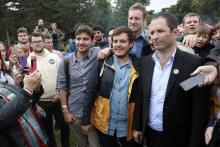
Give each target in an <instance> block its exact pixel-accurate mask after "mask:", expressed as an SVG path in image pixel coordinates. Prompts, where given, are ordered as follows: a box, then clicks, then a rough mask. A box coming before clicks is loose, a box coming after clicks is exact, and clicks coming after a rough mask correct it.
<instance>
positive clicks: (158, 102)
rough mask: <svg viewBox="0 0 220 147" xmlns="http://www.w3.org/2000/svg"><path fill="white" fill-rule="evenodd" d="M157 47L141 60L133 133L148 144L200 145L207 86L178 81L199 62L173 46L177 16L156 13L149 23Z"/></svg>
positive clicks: (151, 146)
mask: <svg viewBox="0 0 220 147" xmlns="http://www.w3.org/2000/svg"><path fill="white" fill-rule="evenodd" d="M149 32H150V33H149V34H150V36H151V38H152V42H153V45H154V47H155V49H156V51H155V53H154V54H153V55H149V56H147V57H145V58H144V59H143V60H142V63H141V71H140V96H139V99H138V100H137V105H136V107H135V109H136V110H135V116H134V117H135V120H134V126H133V128H134V132H133V136H134V138H135V141H137V142H139V143H141V142H142V140H143V139H144V140H145V139H146V143H147V146H148V147H203V146H204V145H205V143H204V142H205V141H204V132H205V127H206V125H207V121H208V114H209V99H208V95H209V89H208V87H203V88H199V87H195V88H193V89H191V90H189V91H184V90H183V89H182V88H181V87H180V85H179V84H180V82H182V81H184V80H186V79H188V78H189V77H190V74H191V73H192V72H193V71H194V70H195V69H196V68H197V67H198V66H200V65H201V64H203V62H202V59H201V58H200V57H198V56H195V55H191V54H189V53H186V52H183V51H180V50H179V49H178V48H177V45H176V36H177V19H176V17H175V16H173V15H172V14H169V13H159V14H158V15H156V16H155V17H154V18H153V20H152V21H151V24H150V26H149Z"/></svg>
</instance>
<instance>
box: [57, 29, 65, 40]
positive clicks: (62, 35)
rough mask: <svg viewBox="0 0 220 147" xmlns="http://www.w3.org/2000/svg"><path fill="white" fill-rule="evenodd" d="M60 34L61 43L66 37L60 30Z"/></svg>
mask: <svg viewBox="0 0 220 147" xmlns="http://www.w3.org/2000/svg"><path fill="white" fill-rule="evenodd" d="M58 32H59V36H60V37H59V41H63V39H64V38H65V35H64V34H63V32H61V31H60V30H58Z"/></svg>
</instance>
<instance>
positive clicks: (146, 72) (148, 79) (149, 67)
mask: <svg viewBox="0 0 220 147" xmlns="http://www.w3.org/2000/svg"><path fill="white" fill-rule="evenodd" d="M154 64H155V63H154V61H153V60H152V58H149V60H148V61H147V62H146V66H145V67H146V69H145V70H144V72H143V75H146V79H144V82H146V83H145V84H146V85H145V86H143V87H144V91H145V92H146V95H145V96H147V97H149V94H150V90H151V84H152V77H153V71H154ZM145 88H146V89H145Z"/></svg>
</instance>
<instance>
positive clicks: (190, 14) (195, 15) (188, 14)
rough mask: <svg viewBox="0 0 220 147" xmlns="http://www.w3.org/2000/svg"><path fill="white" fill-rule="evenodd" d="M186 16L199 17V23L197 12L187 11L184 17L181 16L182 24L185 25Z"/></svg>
mask: <svg viewBox="0 0 220 147" xmlns="http://www.w3.org/2000/svg"><path fill="white" fill-rule="evenodd" d="M186 17H197V18H198V19H199V23H201V18H200V16H199V15H198V14H196V13H192V12H191V13H187V14H186V15H185V16H184V17H183V25H185V19H186Z"/></svg>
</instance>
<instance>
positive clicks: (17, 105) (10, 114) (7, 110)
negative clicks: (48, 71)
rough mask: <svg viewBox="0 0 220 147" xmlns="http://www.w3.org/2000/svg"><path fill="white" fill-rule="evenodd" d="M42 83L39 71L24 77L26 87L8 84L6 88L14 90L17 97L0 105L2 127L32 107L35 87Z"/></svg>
mask: <svg viewBox="0 0 220 147" xmlns="http://www.w3.org/2000/svg"><path fill="white" fill-rule="evenodd" d="M40 83H41V78H40V74H39V72H37V71H36V72H34V73H32V74H31V75H27V76H25V78H24V89H16V88H15V87H12V86H6V89H7V90H9V91H11V92H12V93H13V92H14V93H15V95H16V97H15V98H14V99H13V100H12V101H10V102H8V103H6V104H2V106H1V107H0V129H2V128H3V127H5V126H9V125H10V124H11V123H13V122H14V121H15V120H16V119H17V118H18V117H20V116H21V115H23V113H24V112H25V111H26V110H27V109H28V108H29V107H30V100H32V99H33V97H32V96H31V95H32V93H33V91H34V89H35V88H36V87H38V86H39V84H40Z"/></svg>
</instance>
